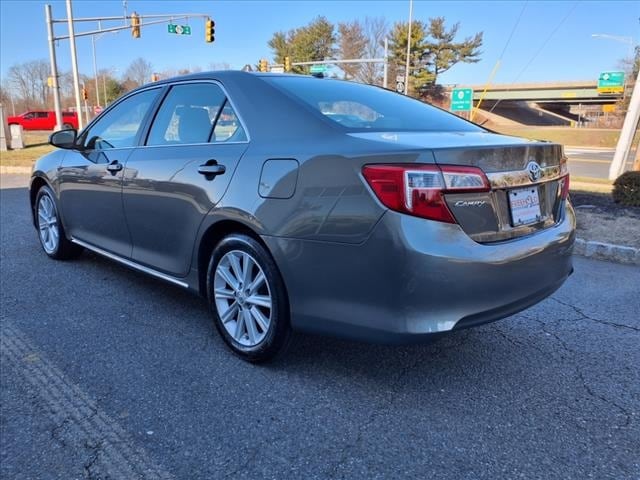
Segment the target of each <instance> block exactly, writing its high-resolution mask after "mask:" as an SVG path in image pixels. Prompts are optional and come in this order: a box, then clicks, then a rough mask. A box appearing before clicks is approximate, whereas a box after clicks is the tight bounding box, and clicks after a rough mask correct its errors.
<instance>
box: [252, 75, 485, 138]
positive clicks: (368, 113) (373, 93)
mask: <svg viewBox="0 0 640 480" xmlns="http://www.w3.org/2000/svg"><path fill="white" fill-rule="evenodd" d="M261 78H262V79H263V80H264V81H265V82H268V83H270V84H272V85H273V86H275V87H276V88H278V89H279V90H281V91H282V92H284V93H285V94H287V95H289V96H291V97H293V98H294V99H296V100H298V101H299V102H302V103H303V104H306V105H307V106H308V107H310V108H311V109H312V110H314V111H315V112H316V113H319V114H322V115H324V117H325V118H327V119H329V120H332V121H333V122H335V123H336V124H338V125H341V126H342V127H343V128H345V129H347V130H349V131H367V130H372V131H422V132H424V131H427V132H428V131H435V132H447V131H460V132H481V131H484V130H483V129H482V128H480V127H478V126H477V125H474V124H472V123H470V122H467V121H465V120H462V119H461V118H459V117H457V116H455V115H452V114H450V113H447V112H445V111H443V110H440V109H438V108H435V107H432V106H430V105H427V104H426V103H423V102H420V101H418V100H414V99H412V98H409V97H406V96H404V95H399V94H397V93H393V92H391V91H389V90H384V89H382V88H378V87H372V86H369V85H363V84H359V83H353V82H345V81H338V80H325V79H318V78H310V77H303V76H299V77H261Z"/></svg>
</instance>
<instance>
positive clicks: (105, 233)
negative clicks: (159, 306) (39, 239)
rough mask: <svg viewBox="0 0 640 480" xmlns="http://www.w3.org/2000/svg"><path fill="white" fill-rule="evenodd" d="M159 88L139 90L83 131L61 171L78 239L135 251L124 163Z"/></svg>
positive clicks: (63, 197)
mask: <svg viewBox="0 0 640 480" xmlns="http://www.w3.org/2000/svg"><path fill="white" fill-rule="evenodd" d="M160 90H161V89H160V88H153V89H148V90H143V91H140V92H137V93H134V94H132V95H130V96H128V97H126V98H124V99H123V100H122V101H120V102H118V103H117V104H116V105H114V106H113V107H112V108H111V109H109V111H108V112H106V113H105V115H103V116H102V117H100V118H99V119H98V120H97V121H96V122H94V123H93V124H91V125H89V127H88V128H87V129H86V130H85V131H84V132H83V133H82V135H81V136H80V138H79V140H78V149H76V150H70V151H69V152H68V153H67V154H66V155H65V157H64V160H63V161H62V165H61V168H60V170H59V172H58V178H59V181H60V183H59V190H60V204H61V210H62V217H63V221H64V225H65V229H66V231H67V232H68V233H69V235H71V237H73V238H74V239H76V240H80V241H82V242H85V243H88V244H91V245H93V246H96V247H99V248H101V249H104V250H107V251H109V252H112V253H115V254H117V255H120V256H122V257H127V258H129V257H130V256H131V236H130V234H129V230H128V227H127V224H126V220H125V217H124V211H123V209H122V178H123V170H124V164H125V163H126V161H127V158H128V157H129V155H130V154H131V152H132V151H133V150H134V149H135V147H136V146H137V145H138V142H139V140H140V135H141V132H142V130H143V126H144V122H145V120H146V118H147V116H148V115H149V112H150V111H151V109H152V106H153V104H154V102H155V101H156V99H157V98H158V94H159V92H160Z"/></svg>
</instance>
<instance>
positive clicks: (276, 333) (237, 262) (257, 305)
mask: <svg viewBox="0 0 640 480" xmlns="http://www.w3.org/2000/svg"><path fill="white" fill-rule="evenodd" d="M207 278H208V281H207V292H208V297H209V304H210V306H211V310H212V312H213V317H214V321H215V324H216V328H217V329H218V331H219V332H220V335H222V338H223V339H224V341H225V343H226V344H227V345H228V346H229V347H230V348H231V349H232V350H233V351H234V352H235V353H236V354H237V355H239V356H240V357H242V358H243V359H245V360H247V361H250V362H264V361H267V360H270V359H271V358H273V357H274V356H275V355H277V354H279V353H281V352H283V351H284V349H285V348H286V347H287V345H288V343H289V340H290V337H291V326H290V321H289V304H288V300H287V295H286V292H285V288H284V282H283V281H282V277H281V276H280V272H279V271H278V269H277V267H276V264H275V262H274V261H273V258H271V255H270V254H269V252H267V251H266V249H265V248H264V247H263V246H262V245H261V244H260V243H258V242H257V241H256V240H254V239H253V238H251V237H248V236H246V235H239V234H237V235H235V234H234V235H230V236H227V237H225V238H224V239H223V240H222V241H221V242H220V243H219V244H218V245H217V246H216V248H215V249H214V251H213V254H212V255H211V261H210V262H209V269H208V277H207Z"/></svg>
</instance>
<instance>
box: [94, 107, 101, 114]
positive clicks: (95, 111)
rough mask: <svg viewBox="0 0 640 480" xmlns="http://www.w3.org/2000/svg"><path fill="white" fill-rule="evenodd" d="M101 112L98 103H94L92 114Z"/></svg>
mask: <svg viewBox="0 0 640 480" xmlns="http://www.w3.org/2000/svg"><path fill="white" fill-rule="evenodd" d="M100 113H102V107H101V106H100V105H96V106H95V107H93V114H94V115H98V114H100Z"/></svg>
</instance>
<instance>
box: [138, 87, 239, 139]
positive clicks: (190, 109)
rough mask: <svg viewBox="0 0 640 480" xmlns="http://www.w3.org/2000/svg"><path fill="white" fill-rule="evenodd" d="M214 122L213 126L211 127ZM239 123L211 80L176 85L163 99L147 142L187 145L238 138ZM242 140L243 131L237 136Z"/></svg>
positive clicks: (221, 93) (219, 90) (220, 90)
mask: <svg viewBox="0 0 640 480" xmlns="http://www.w3.org/2000/svg"><path fill="white" fill-rule="evenodd" d="M214 125H215V128H214ZM239 130H240V131H242V127H241V126H240V122H239V121H238V119H237V117H236V114H235V112H234V111H233V109H232V108H231V105H230V104H229V102H228V101H227V100H226V97H225V95H224V92H223V91H222V89H221V88H220V87H218V86H217V85H215V84H213V83H191V84H184V85H175V86H173V87H172V88H171V90H170V91H169V93H168V94H167V96H166V98H165V99H164V101H163V102H162V105H161V106H160V109H159V110H158V113H157V115H156V118H155V119H154V121H153V126H152V127H151V130H150V132H149V137H148V138H147V143H146V144H147V145H186V144H195V143H207V142H224V141H227V140H229V139H231V137H235V138H238V135H237V132H238V131H239ZM240 137H241V139H245V137H244V133H243V134H242V135H240Z"/></svg>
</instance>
